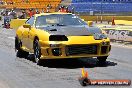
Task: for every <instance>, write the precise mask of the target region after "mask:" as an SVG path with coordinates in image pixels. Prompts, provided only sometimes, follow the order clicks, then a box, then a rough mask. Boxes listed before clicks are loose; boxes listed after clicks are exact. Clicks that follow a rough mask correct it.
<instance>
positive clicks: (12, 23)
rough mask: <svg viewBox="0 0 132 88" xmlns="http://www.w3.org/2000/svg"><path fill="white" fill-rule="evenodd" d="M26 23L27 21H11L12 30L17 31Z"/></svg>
mask: <svg viewBox="0 0 132 88" xmlns="http://www.w3.org/2000/svg"><path fill="white" fill-rule="evenodd" d="M26 21H27V19H11V22H10V28H12V29H15V30H16V29H17V28H18V27H20V26H21V25H23V24H24V23H25V22H26Z"/></svg>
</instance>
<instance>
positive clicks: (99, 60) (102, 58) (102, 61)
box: [97, 56, 108, 65]
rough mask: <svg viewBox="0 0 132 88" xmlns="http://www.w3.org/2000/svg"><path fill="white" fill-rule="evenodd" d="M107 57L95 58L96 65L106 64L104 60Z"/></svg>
mask: <svg viewBox="0 0 132 88" xmlns="http://www.w3.org/2000/svg"><path fill="white" fill-rule="evenodd" d="M107 57H108V56H102V57H97V59H98V64H102V65H105V64H106V59H107Z"/></svg>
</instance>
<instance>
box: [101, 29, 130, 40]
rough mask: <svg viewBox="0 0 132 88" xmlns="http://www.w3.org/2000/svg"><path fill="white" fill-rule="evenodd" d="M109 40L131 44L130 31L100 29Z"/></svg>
mask: <svg viewBox="0 0 132 88" xmlns="http://www.w3.org/2000/svg"><path fill="white" fill-rule="evenodd" d="M102 30H105V32H106V33H107V35H108V37H109V38H110V39H111V40H115V41H122V42H132V29H122V28H121V29H120V28H102Z"/></svg>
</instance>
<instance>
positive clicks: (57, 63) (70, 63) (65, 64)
mask: <svg viewBox="0 0 132 88" xmlns="http://www.w3.org/2000/svg"><path fill="white" fill-rule="evenodd" d="M116 65H117V63H115V62H112V61H106V63H101V64H100V63H98V61H97V60H96V59H93V58H85V59H84V58H80V59H59V60H58V59H57V60H44V61H43V64H42V65H41V66H43V67H49V68H65V69H75V68H82V67H85V68H95V67H108V66H116Z"/></svg>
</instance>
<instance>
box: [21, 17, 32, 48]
mask: <svg viewBox="0 0 132 88" xmlns="http://www.w3.org/2000/svg"><path fill="white" fill-rule="evenodd" d="M33 23H34V16H32V17H31V18H30V19H28V20H27V21H26V24H30V26H31V29H32V26H33ZM31 29H30V28H23V30H24V31H23V39H22V45H23V46H25V47H26V48H27V49H30V48H29V47H30V44H29V31H30V30H31Z"/></svg>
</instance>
